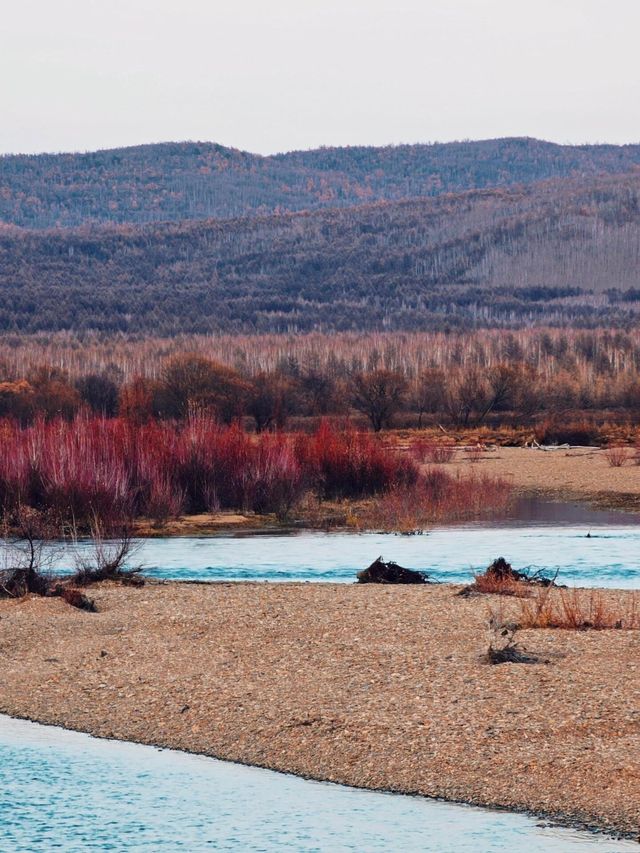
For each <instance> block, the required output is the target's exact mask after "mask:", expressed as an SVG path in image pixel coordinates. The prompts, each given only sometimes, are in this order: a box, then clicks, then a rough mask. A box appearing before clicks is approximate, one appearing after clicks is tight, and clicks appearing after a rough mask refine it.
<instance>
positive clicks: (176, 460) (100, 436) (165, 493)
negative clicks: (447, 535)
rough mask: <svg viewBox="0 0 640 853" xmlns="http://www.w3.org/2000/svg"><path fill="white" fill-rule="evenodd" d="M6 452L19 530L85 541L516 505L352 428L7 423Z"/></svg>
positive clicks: (384, 522) (4, 484)
mask: <svg viewBox="0 0 640 853" xmlns="http://www.w3.org/2000/svg"><path fill="white" fill-rule="evenodd" d="M0 441H1V442H2V447H3V454H2V456H1V457H0V506H1V507H2V510H3V513H4V517H5V520H6V521H7V523H8V524H9V525H11V524H12V520H13V519H14V518H15V517H16V515H17V514H19V513H20V512H21V510H22V508H23V507H29V508H31V509H32V510H35V511H37V512H40V513H44V514H46V515H47V517H48V518H49V519H51V523H52V524H53V525H54V527H55V526H56V525H57V527H58V529H61V528H65V527H66V528H70V527H71V528H73V529H76V528H79V529H81V530H84V529H87V528H88V527H90V525H91V524H92V523H93V521H94V520H95V519H97V520H98V521H99V523H100V525H101V526H102V527H103V528H105V529H114V528H115V529H117V528H119V527H120V526H121V525H122V524H123V522H125V521H128V520H131V519H136V518H150V519H153V520H154V521H155V522H156V523H157V524H162V523H163V522H164V521H166V520H167V519H169V518H175V517H176V516H179V515H181V514H183V513H189V514H195V513H202V512H216V511H219V510H236V511H241V512H245V513H256V514H260V515H265V514H273V515H274V516H275V517H276V518H277V519H278V520H280V521H285V520H288V519H290V518H291V517H292V515H293V514H294V511H297V510H298V508H300V507H301V504H302V503H303V501H306V502H311V504H312V512H311V515H312V516H314V515H315V517H316V518H318V517H320V518H321V517H322V513H321V512H320V513H319V514H318V506H319V505H321V504H322V502H325V501H332V502H345V504H346V506H347V510H346V511H345V522H346V523H351V524H352V525H356V526H358V525H360V526H362V525H367V526H368V525H369V524H371V523H374V522H375V524H376V525H378V526H381V527H389V526H391V527H394V525H395V524H396V523H399V521H400V519H399V517H398V516H397V513H396V510H395V505H396V504H395V502H397V501H405V502H406V501H409V504H410V505H411V507H412V509H413V512H414V514H416V513H417V515H418V517H421V518H425V519H426V518H432V519H436V518H441V517H443V515H445V514H447V513H448V512H449V511H451V512H454V510H455V512H456V517H457V516H458V515H459V514H460V513H461V512H466V513H468V514H471V515H472V516H473V515H474V514H475V513H476V512H480V511H482V512H486V511H490V510H491V508H494V507H495V506H496V505H498V504H499V505H500V506H501V507H502V506H503V505H504V500H505V496H508V495H509V494H510V490H509V488H508V486H507V485H506V484H503V483H502V482H501V481H499V480H497V479H496V478H491V477H484V478H465V477H461V476H457V477H454V476H452V475H449V474H447V473H445V472H443V471H433V470H429V469H427V470H426V471H425V470H421V469H420V467H419V466H418V465H417V464H416V462H415V461H414V460H413V459H412V458H411V456H410V455H408V454H406V453H403V452H401V451H398V450H395V449H393V448H389V447H387V446H385V445H384V444H383V442H382V441H381V440H379V439H378V438H376V437H375V436H373V435H371V434H369V433H362V432H358V431H356V430H354V429H353V428H351V427H350V426H349V424H348V423H345V424H343V426H342V428H341V429H339V430H338V429H335V428H333V427H331V426H330V425H329V424H326V423H324V424H321V425H320V427H319V428H318V429H317V430H316V431H315V432H313V433H311V434H307V433H297V434H283V433H276V434H271V433H262V434H260V435H257V436H255V435H250V434H248V433H246V432H245V431H243V430H242V428H241V427H240V426H239V425H238V424H232V425H229V426H225V425H222V424H220V423H219V422H218V421H216V420H215V419H214V418H213V417H210V416H207V415H202V414H200V415H192V416H190V417H189V418H187V419H186V420H185V421H183V422H179V421H174V422H163V421H157V420H151V421H148V422H146V423H139V422H137V421H135V420H130V419H126V418H105V417H96V416H94V417H88V416H78V417H76V418H74V419H73V420H70V421H68V420H65V419H64V418H56V419H53V420H50V421H45V420H43V419H39V420H37V421H36V422H35V423H33V424H30V425H28V426H20V425H19V424H18V423H17V422H15V421H10V420H5V421H3V422H1V423H0ZM491 489H493V492H495V494H496V495H498V494H499V495H500V501H497V500H496V501H494V500H492V494H491ZM367 501H368V502H367ZM371 501H373V502H371ZM357 502H361V503H360V504H359V505H358V504H357ZM349 519H350V520H349ZM412 526H415V525H412Z"/></svg>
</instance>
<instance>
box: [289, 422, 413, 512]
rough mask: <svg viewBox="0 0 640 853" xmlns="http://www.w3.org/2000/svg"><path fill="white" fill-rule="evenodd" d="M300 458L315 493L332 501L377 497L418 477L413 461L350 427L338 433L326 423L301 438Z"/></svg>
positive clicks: (298, 444) (297, 448) (298, 440)
mask: <svg viewBox="0 0 640 853" xmlns="http://www.w3.org/2000/svg"><path fill="white" fill-rule="evenodd" d="M296 454H297V457H298V459H299V461H300V463H301V465H302V467H303V470H304V471H305V474H306V476H307V478H308V481H309V483H310V485H311V486H312V487H313V489H314V491H316V492H318V494H320V495H321V496H322V497H324V498H328V499H332V498H359V497H364V496H367V495H375V494H379V493H381V492H386V491H388V490H389V489H390V488H392V487H393V486H400V485H411V484H413V483H415V482H416V480H417V477H418V470H417V468H416V466H415V463H414V462H413V461H412V460H411V459H409V458H408V457H406V456H400V455H399V454H397V453H394V452H393V451H389V450H385V448H384V447H383V445H382V444H381V442H380V441H379V440H378V439H377V438H375V437H374V436H371V435H370V434H368V433H359V432H355V431H354V430H353V429H351V427H349V426H348V425H345V428H344V429H342V430H340V431H337V430H332V429H331V427H329V425H328V424H327V423H322V424H321V425H320V428H319V429H318V431H317V432H316V433H314V434H313V435H311V436H304V435H301V436H298V437H297V438H296Z"/></svg>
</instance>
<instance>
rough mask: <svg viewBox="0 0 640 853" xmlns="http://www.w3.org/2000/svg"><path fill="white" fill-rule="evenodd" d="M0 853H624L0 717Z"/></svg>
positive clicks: (486, 814)
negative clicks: (163, 852) (57, 852)
mask: <svg viewBox="0 0 640 853" xmlns="http://www.w3.org/2000/svg"><path fill="white" fill-rule="evenodd" d="M0 792H1V793H0V849H1V850H3V851H5V850H6V851H12V853H34V851H46V853H49V851H53V850H61V851H64V853H81V851H82V853H84V852H85V851H107V850H109V851H128V853H130V851H138V850H139V851H157V850H185V851H189V853H196V851H201V850H230V851H264V852H265V853H271V851H273V853H276V851H281V850H291V851H299V853H304V851H327V853H339V851H386V853H390V851H391V852H392V851H398V853H400V851H407V853H410V851H423V852H424V853H454V851H455V853H503V851H505V852H506V851H509V853H525V851H526V853H581V851H585V853H586V851H594V853H595V851H601V853H622V851H625V850H637V849H638V848H637V845H634V844H631V843H630V842H618V841H613V840H609V839H606V838H602V837H597V836H593V835H590V834H587V833H580V832H574V831H570V830H563V829H552V828H542V827H540V826H538V825H537V823H536V821H535V820H534V819H532V818H529V817H526V816H524V815H514V814H508V813H506V812H492V811H489V810H484V809H475V808H469V807H466V806H456V805H450V804H445V803H441V802H437V801H431V800H425V799H421V798H416V797H405V796H400V795H398V794H379V793H374V792H371V791H361V790H356V789H354V788H346V787H343V786H340V785H328V784H323V783H319V782H309V781H305V780H303V779H297V778H295V777H293V776H286V775H282V774H278V773H273V772H270V771H268V770H257V769H255V768H249V767H241V766H238V765H234V764H229V763H226V762H222V761H215V760H213V759H209V758H203V757H200V756H191V755H186V754H184V753H179V752H173V751H171V750H162V751H161V750H157V749H154V748H152V747H144V746H137V745H134V744H128V743H120V742H117V741H104V740H96V739H95V738H91V737H88V736H87V735H82V734H78V733H75V732H65V731H63V730H61V729H56V728H51V727H45V726H38V725H35V724H33V723H27V722H24V721H18V720H11V719H9V718H8V717H0Z"/></svg>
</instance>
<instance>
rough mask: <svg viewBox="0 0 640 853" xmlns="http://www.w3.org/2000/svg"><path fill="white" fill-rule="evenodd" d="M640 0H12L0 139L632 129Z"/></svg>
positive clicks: (9, 145)
mask: <svg viewBox="0 0 640 853" xmlns="http://www.w3.org/2000/svg"><path fill="white" fill-rule="evenodd" d="M639 38H640V0H393V2H391V0H244V2H243V1H242V0H226V2H221V1H220V0H179V2H178V0H175V2H170V0H99V2H98V0H15V2H11V3H9V2H7V3H4V4H3V9H2V16H1V17H0V151H2V152H34V151H61V150H64V151H69V150H89V149H95V148H109V147H114V146H119V145H131V144H138V143H142V142H157V141H161V140H184V139H194V140H195V139H197V140H213V141H216V142H220V143H222V144H224V145H230V146H234V147H237V148H242V149H245V150H249V151H254V152H260V153H271V152H275V151H285V150H291V149H296V148H313V147H316V146H319V145H352V144H375V145H381V144H386V143H399V142H428V141H436V140H439V141H446V140H451V139H480V138H487V137H496V136H536V137H540V138H544V139H551V140H555V141H558V142H575V143H579V142H596V141H604V142H617V143H621V142H640V61H639V58H638V39H639Z"/></svg>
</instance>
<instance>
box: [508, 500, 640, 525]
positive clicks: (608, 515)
mask: <svg viewBox="0 0 640 853" xmlns="http://www.w3.org/2000/svg"><path fill="white" fill-rule="evenodd" d="M503 523H506V524H507V525H514V524H529V523H533V524H553V525H557V524H580V525H583V526H585V527H590V526H591V525H593V526H600V525H603V524H610V525H613V526H614V527H617V526H620V525H629V524H632V525H633V524H640V514H638V513H631V512H620V511H619V510H613V509H594V508H593V507H590V506H588V505H587V504H577V503H566V502H564V501H544V500H540V498H535V497H519V498H516V499H515V501H514V502H513V506H512V507H511V509H510V510H509V512H508V517H507V520H506V522H503Z"/></svg>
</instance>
